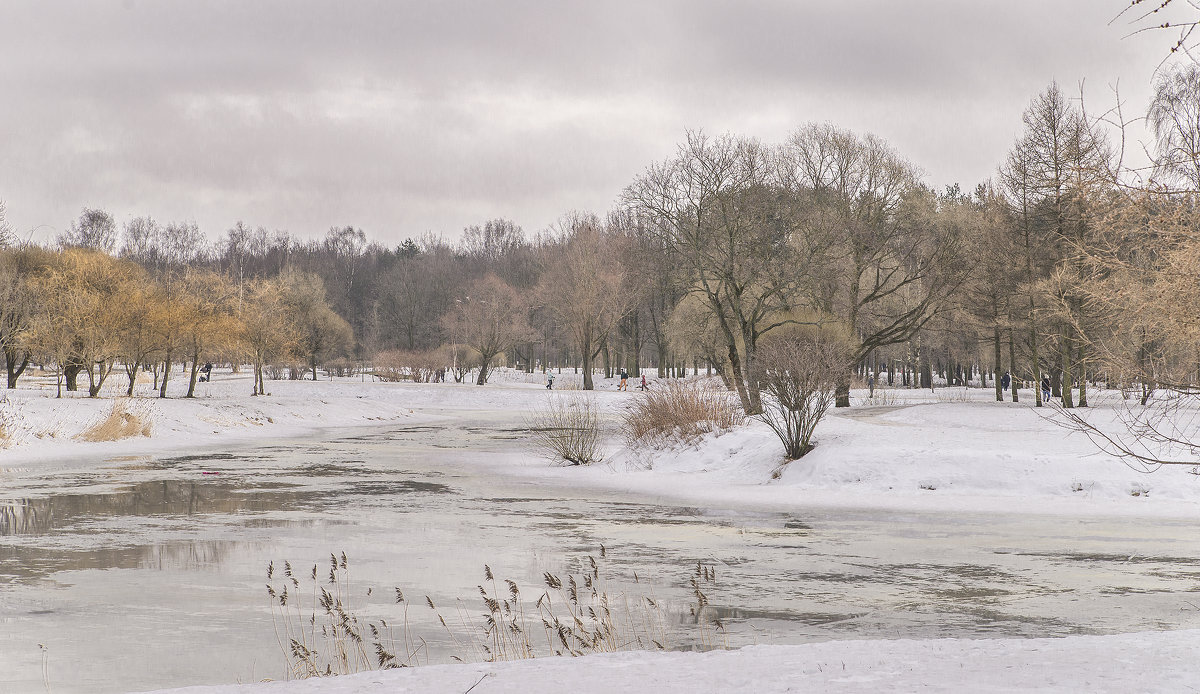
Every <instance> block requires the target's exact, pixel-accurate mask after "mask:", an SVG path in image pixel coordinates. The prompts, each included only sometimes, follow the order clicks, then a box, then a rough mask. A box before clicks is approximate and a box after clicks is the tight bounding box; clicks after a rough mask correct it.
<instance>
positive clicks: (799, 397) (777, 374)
mask: <svg viewBox="0 0 1200 694" xmlns="http://www.w3.org/2000/svg"><path fill="white" fill-rule="evenodd" d="M850 354H851V352H850V350H849V348H848V346H847V345H846V343H845V342H844V341H842V340H837V339H834V338H830V337H828V336H825V335H822V334H820V333H815V332H814V333H805V332H794V333H791V334H788V335H779V336H772V337H771V338H769V339H767V340H764V341H763V342H761V343H760V344H759V347H758V353H757V363H756V365H755V376H756V378H757V379H758V382H759V387H760V388H762V390H763V391H764V392H765V393H766V394H767V395H768V397H764V398H763V411H762V414H760V415H756V416H757V418H758V419H760V420H762V421H763V422H764V423H765V424H766V425H767V426H769V427H771V429H772V430H773V431H774V432H775V433H776V434H777V435H778V436H779V440H780V441H782V442H783V448H784V453H785V454H786V455H787V457H788V459H789V460H796V459H797V458H800V457H802V456H803V455H804V454H805V453H808V452H809V451H811V450H812V449H813V444H812V435H813V430H814V429H816V426H817V423H818V422H820V421H821V418H822V417H824V416H825V413H826V412H827V411H828V410H829V408H830V407H832V406H833V403H834V399H835V397H836V394H837V384H838V381H840V380H842V379H844V378H845V377H846V376H847V374H846V371H847V369H848V366H847V365H848V364H849V360H850Z"/></svg>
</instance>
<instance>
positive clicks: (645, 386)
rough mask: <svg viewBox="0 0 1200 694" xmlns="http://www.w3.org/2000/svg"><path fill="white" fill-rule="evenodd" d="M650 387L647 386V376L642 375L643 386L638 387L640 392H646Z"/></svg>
mask: <svg viewBox="0 0 1200 694" xmlns="http://www.w3.org/2000/svg"><path fill="white" fill-rule="evenodd" d="M649 387H650V386H649V385H647V384H646V374H642V384H641V385H639V386H638V390H646V389H648V388H649Z"/></svg>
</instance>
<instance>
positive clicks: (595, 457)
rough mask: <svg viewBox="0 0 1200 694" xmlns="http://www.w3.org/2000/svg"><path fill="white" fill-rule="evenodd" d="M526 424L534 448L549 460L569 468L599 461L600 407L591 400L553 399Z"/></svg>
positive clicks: (540, 408)
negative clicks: (556, 461)
mask: <svg viewBox="0 0 1200 694" xmlns="http://www.w3.org/2000/svg"><path fill="white" fill-rule="evenodd" d="M525 425H526V427H528V429H529V436H530V440H531V441H532V442H533V445H534V447H535V448H537V449H538V450H539V451H540V452H542V453H543V454H545V455H547V456H549V457H550V458H551V459H554V460H563V461H566V462H568V463H571V464H572V465H589V464H591V463H595V462H599V461H600V453H599V450H598V447H597V444H598V442H599V439H600V407H599V405H597V404H596V402H595V400H593V399H592V398H591V397H582V398H574V397H566V396H561V395H559V396H552V397H551V398H550V399H549V400H547V401H546V403H545V404H544V405H542V406H540V407H538V408H536V409H535V410H534V411H533V412H532V413H530V415H529V417H528V418H527V419H526V421H525Z"/></svg>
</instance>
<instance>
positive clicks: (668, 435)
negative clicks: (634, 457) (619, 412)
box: [623, 379, 746, 448]
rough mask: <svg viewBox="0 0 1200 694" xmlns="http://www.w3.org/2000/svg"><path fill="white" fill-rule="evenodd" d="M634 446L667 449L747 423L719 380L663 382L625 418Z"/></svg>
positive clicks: (729, 393) (627, 434) (660, 381)
mask: <svg viewBox="0 0 1200 694" xmlns="http://www.w3.org/2000/svg"><path fill="white" fill-rule="evenodd" d="M623 419H624V423H625V437H626V439H627V440H628V442H629V444H630V445H631V446H635V447H636V446H638V445H650V446H653V447H655V448H667V447H670V446H671V445H672V444H674V443H676V442H677V441H682V442H684V443H690V442H692V441H695V440H696V439H698V438H700V437H702V436H704V435H705V434H708V433H711V432H714V431H715V432H724V431H728V430H730V429H732V428H734V427H736V426H741V425H742V424H745V423H746V414H745V413H744V412H743V411H742V406H741V404H740V403H739V402H738V400H737V397H736V396H735V395H734V394H733V393H731V392H730V391H729V389H728V388H724V387H722V386H721V384H720V382H719V381H716V380H715V379H687V380H659V381H658V382H657V383H655V385H654V387H653V388H651V389H650V390H648V391H646V392H645V393H643V394H641V395H640V397H638V398H637V399H636V400H635V401H634V402H633V403H632V404H631V405H630V406H629V407H628V408H627V409H626V410H625V413H624V416H623Z"/></svg>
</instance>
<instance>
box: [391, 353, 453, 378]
mask: <svg viewBox="0 0 1200 694" xmlns="http://www.w3.org/2000/svg"><path fill="white" fill-rule="evenodd" d="M444 365H445V355H443V354H442V352H441V351H440V350H427V351H400V350H394V349H393V350H387V351H385V352H380V353H379V354H376V355H375V370H374V373H375V376H376V377H378V378H379V379H380V380H383V381H413V382H416V383H429V382H431V381H433V377H434V376H435V375H436V374H437V370H438V369H439V368H442V367H443V366H444Z"/></svg>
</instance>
